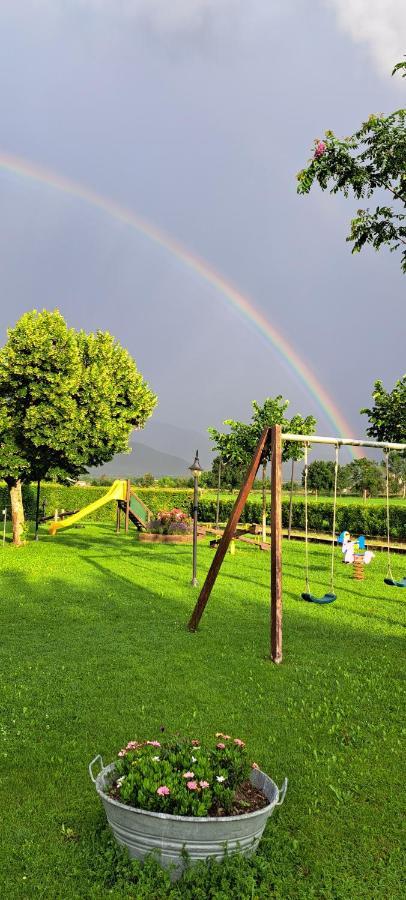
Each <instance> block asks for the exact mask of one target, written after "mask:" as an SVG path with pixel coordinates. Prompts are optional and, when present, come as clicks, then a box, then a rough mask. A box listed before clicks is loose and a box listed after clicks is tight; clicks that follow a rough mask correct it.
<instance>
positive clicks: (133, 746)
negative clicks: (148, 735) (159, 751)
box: [125, 741, 140, 750]
mask: <svg viewBox="0 0 406 900" xmlns="http://www.w3.org/2000/svg"><path fill="white" fill-rule="evenodd" d="M139 746H140V744H139V743H138V741H128V744H127V746H126V748H125V749H126V750H136V749H137V747H139Z"/></svg>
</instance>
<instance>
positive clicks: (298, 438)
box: [188, 425, 406, 664]
mask: <svg viewBox="0 0 406 900" xmlns="http://www.w3.org/2000/svg"><path fill="white" fill-rule="evenodd" d="M283 441H294V442H295V443H300V444H304V443H306V444H335V445H336V446H338V447H372V448H374V449H384V450H406V444H393V443H388V442H385V441H363V440H357V439H355V438H332V437H322V436H320V435H313V434H312V435H303V434H290V433H286V432H284V433H282V429H281V426H280V425H273V426H272V428H264V430H263V432H262V434H261V437H260V440H259V441H258V444H257V447H256V449H255V452H254V455H253V457H252V460H251V463H250V466H249V468H248V471H247V474H246V476H245V479H244V481H243V484H242V486H241V489H240V492H239V494H238V497H237V499H236V501H235V504H234V506H233V509H232V512H231V515H230V518H229V520H228V522H227V525H226V527H225V529H224V532H223V536H222V538H221V540H220V543H219V545H218V547H217V550H216V553H215V556H214V559H213V561H212V564H211V566H210V569H209V571H208V573H207V575H206V579H205V582H204V584H203V587H202V589H201V591H200V594H199V597H198V599H197V602H196V605H195V608H194V610H193V612H192V615H191V617H190V619H189V622H188V629H189V631H196V629H197V627H198V625H199V622H200V619H201V617H202V615H203V613H204V610H205V608H206V605H207V603H208V600H209V597H210V594H211V592H212V590H213V587H214V584H215V582H216V578H217V575H218V574H219V571H220V569H221V565H222V562H223V559H224V557H225V555H226V553H227V550H228V547H229V545H230V542H231V540H232V539H233V537H234V534H235V531H236V528H237V524H238V522H239V519H240V517H241V513H242V511H243V509H244V506H245V503H246V501H247V498H248V495H249V492H250V490H251V488H252V486H253V484H254V481H255V477H256V474H257V471H258V469H259V466H260V464H261V461H262V459H263V457H264V455H265V453H267V452H268V451H269V448H270V449H271V586H270V594H271V603H270V659H271V660H272V662H274V663H277V664H279V663H281V662H282V442H283Z"/></svg>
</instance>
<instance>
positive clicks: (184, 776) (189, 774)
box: [182, 772, 195, 778]
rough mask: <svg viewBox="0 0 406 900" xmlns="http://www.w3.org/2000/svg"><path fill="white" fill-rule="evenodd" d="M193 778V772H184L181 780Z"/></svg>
mask: <svg viewBox="0 0 406 900" xmlns="http://www.w3.org/2000/svg"><path fill="white" fill-rule="evenodd" d="M194 777H195V773H194V772H184V774H183V775H182V778H194Z"/></svg>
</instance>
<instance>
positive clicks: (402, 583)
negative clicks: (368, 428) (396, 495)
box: [384, 447, 406, 588]
mask: <svg viewBox="0 0 406 900" xmlns="http://www.w3.org/2000/svg"><path fill="white" fill-rule="evenodd" d="M384 453H385V456H386V461H385V463H386V531H387V549H388V568H387V572H386V578H384V582H385V584H388V585H389V586H390V587H398V588H404V587H406V577H405V578H401V579H400V580H396V578H394V577H393V575H392V567H391V559H390V514H389V447H388V448H387V449H385V450H384Z"/></svg>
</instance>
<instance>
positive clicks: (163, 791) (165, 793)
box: [157, 784, 170, 797]
mask: <svg viewBox="0 0 406 900" xmlns="http://www.w3.org/2000/svg"><path fill="white" fill-rule="evenodd" d="M157 794H158V796H159V797H169V794H170V790H169V788H168V787H167V786H166V784H161V787H159V788H158V789H157Z"/></svg>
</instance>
